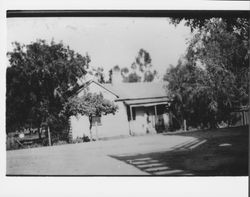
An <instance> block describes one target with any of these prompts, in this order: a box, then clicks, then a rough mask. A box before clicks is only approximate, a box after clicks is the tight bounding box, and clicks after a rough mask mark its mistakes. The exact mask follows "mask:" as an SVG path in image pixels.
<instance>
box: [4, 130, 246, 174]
mask: <svg viewBox="0 0 250 197" xmlns="http://www.w3.org/2000/svg"><path fill="white" fill-rule="evenodd" d="M247 169H248V130H247V128H235V129H221V130H216V131H198V132H187V133H179V134H177V133H176V134H165V135H164V134H158V135H147V136H138V137H128V138H124V139H116V140H108V141H98V142H90V143H81V144H70V145H61V146H52V147H43V148H32V149H23V150H15V151H7V172H6V174H7V175H156V176H160V175H164V176H197V175H198V176H204V175H205V176H209V175H212V176H220V175H223V176H234V175H238V176H247V175H248V171H247Z"/></svg>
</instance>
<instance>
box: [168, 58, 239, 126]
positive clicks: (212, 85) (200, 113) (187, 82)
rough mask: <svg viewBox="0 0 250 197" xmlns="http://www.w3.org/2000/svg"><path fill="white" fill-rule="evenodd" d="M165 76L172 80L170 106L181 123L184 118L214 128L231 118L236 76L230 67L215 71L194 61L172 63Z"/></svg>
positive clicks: (169, 87) (194, 124)
mask: <svg viewBox="0 0 250 197" xmlns="http://www.w3.org/2000/svg"><path fill="white" fill-rule="evenodd" d="M164 79H165V80H167V81H168V82H169V84H168V89H169V97H170V99H171V100H172V103H171V105H170V110H171V111H172V113H173V114H174V117H175V120H176V121H177V122H178V124H179V126H180V127H183V122H184V120H186V121H187V123H188V125H189V126H192V127H199V126H201V127H211V128H214V127H216V126H217V124H218V123H220V122H221V121H225V122H228V121H229V120H231V119H232V118H233V117H231V116H230V109H231V101H232V100H233V99H235V92H236V91H237V89H236V87H235V86H234V81H235V78H234V76H233V75H232V74H231V73H230V72H227V71H221V72H219V73H211V72H208V71H207V70H205V69H203V68H200V67H197V66H195V65H194V64H191V63H190V62H184V63H183V62H180V61H179V63H178V65H177V66H176V67H171V68H170V69H169V70H168V72H167V74H166V75H165V76H164Z"/></svg>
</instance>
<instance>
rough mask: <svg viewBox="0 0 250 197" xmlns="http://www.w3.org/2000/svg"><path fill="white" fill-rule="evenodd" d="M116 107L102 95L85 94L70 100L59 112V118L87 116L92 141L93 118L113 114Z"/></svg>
mask: <svg viewBox="0 0 250 197" xmlns="http://www.w3.org/2000/svg"><path fill="white" fill-rule="evenodd" d="M117 109H118V107H117V106H116V105H115V104H114V103H113V102H111V101H109V100H107V99H105V98H104V97H103V95H102V94H92V93H86V94H85V95H83V96H81V97H77V96H74V97H72V98H70V99H69V100H68V101H67V102H66V103H65V104H64V107H63V110H62V111H61V116H65V117H70V116H76V117H77V116H78V115H82V116H88V117H89V123H90V128H89V129H90V139H91V140H92V130H91V129H92V124H93V122H92V121H93V117H96V116H102V115H107V114H111V113H112V114H114V113H115V112H116V111H117Z"/></svg>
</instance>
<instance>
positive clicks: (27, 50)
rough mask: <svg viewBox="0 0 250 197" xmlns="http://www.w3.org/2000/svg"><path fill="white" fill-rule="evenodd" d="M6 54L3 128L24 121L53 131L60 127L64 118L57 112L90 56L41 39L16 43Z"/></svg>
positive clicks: (21, 125) (62, 126) (83, 71)
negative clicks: (45, 125)
mask: <svg viewBox="0 0 250 197" xmlns="http://www.w3.org/2000/svg"><path fill="white" fill-rule="evenodd" d="M7 56H8V58H9V63H10V66H9V67H8V68H7V82H6V86H7V88H6V131H7V132H10V131H13V130H16V129H20V128H21V127H23V126H24V125H25V123H27V122H32V124H33V126H36V127H40V125H41V123H42V122H47V123H48V125H49V126H50V127H51V130H52V131H54V132H55V131H58V130H62V129H63V128H64V127H65V123H66V122H67V121H65V119H62V118H59V113H60V111H61V110H62V108H63V104H64V103H65V102H66V100H67V97H68V96H67V94H66V93H67V92H68V91H69V90H70V89H73V88H74V87H76V86H77V85H78V84H77V81H78V79H79V78H81V77H82V76H83V75H85V74H86V68H87V67H88V64H89V62H90V57H89V56H88V55H86V56H82V55H80V54H79V53H76V52H74V51H73V50H71V49H70V48H69V47H65V46H64V45H63V44H62V43H55V42H54V41H51V43H49V44H48V43H46V42H45V41H44V40H37V41H36V42H33V43H31V44H27V45H21V44H19V43H17V42H15V43H14V49H13V51H11V52H8V54H7Z"/></svg>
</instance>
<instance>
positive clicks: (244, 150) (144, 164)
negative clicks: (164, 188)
mask: <svg viewBox="0 0 250 197" xmlns="http://www.w3.org/2000/svg"><path fill="white" fill-rule="evenodd" d="M222 132H224V131H222ZM237 132H238V133H237V134H235V135H229V136H227V135H224V134H220V133H219V134H218V135H216V137H214V136H213V135H212V134H209V135H206V134H205V135H203V136H202V135H200V134H199V133H198V136H199V137H196V138H195V139H194V140H192V141H188V142H185V143H183V144H179V145H177V146H175V147H172V148H171V149H170V150H168V151H161V152H153V153H146V154H139V153H137V154H133V155H126V156H124V155H112V156H111V157H113V158H116V159H118V160H120V161H124V162H126V163H127V164H130V165H133V166H135V167H136V168H138V169H140V170H142V171H144V172H147V173H148V174H149V175H155V176H248V131H247V130H245V129H243V130H241V131H237ZM177 135H186V136H187V135H188V134H177ZM191 135H194V134H191ZM211 136H212V137H211Z"/></svg>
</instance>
